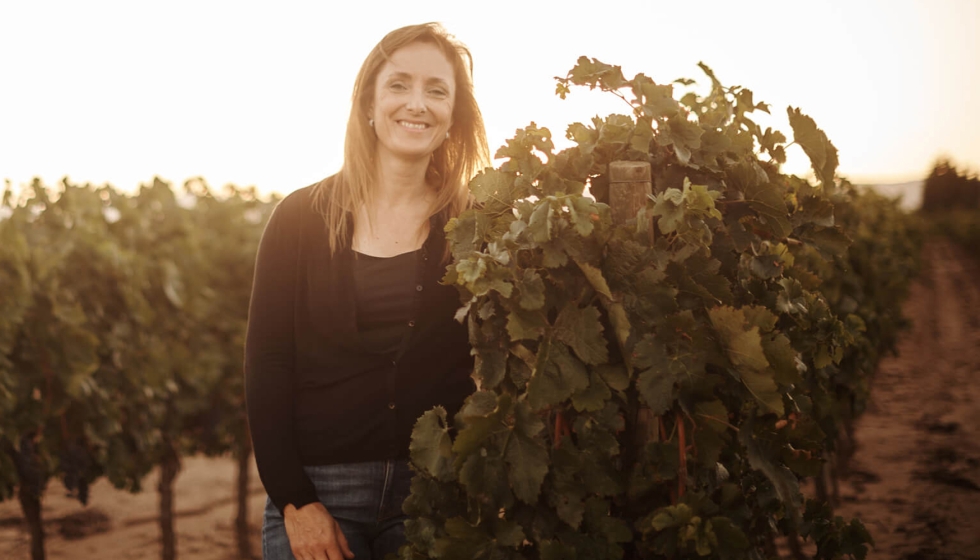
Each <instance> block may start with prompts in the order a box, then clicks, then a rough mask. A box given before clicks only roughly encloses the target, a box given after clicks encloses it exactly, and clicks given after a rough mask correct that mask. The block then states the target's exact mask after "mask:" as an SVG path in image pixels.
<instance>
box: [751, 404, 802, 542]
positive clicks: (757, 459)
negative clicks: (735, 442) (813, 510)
mask: <svg viewBox="0 0 980 560" xmlns="http://www.w3.org/2000/svg"><path fill="white" fill-rule="evenodd" d="M752 425H753V421H749V422H746V423H745V424H743V426H742V429H741V430H740V431H739V433H738V439H739V441H740V442H741V443H742V445H743V446H745V451H746V457H747V458H748V460H749V465H751V466H752V468H753V469H756V470H758V471H760V472H761V473H762V474H764V475H765V476H766V478H768V479H769V481H770V482H772V485H773V487H774V488H775V489H776V494H777V495H778V496H779V499H780V500H782V502H783V504H784V505H785V507H786V510H787V513H788V514H789V515H790V517H791V518H792V519H793V520H794V521H795V524H796V525H797V526H799V516H800V507H802V505H803V497H802V496H801V494H800V484H799V481H798V480H797V479H796V475H794V474H793V472H792V471H790V470H789V469H788V468H786V467H785V466H784V465H781V464H777V463H776V462H775V461H774V460H773V459H772V458H770V456H769V455H768V454H767V453H766V451H765V449H764V448H763V447H762V445H761V444H760V442H759V440H758V439H757V438H756V436H755V435H754V434H753V433H752Z"/></svg>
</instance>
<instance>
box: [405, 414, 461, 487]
mask: <svg viewBox="0 0 980 560" xmlns="http://www.w3.org/2000/svg"><path fill="white" fill-rule="evenodd" d="M408 451H409V454H410V456H411V458H412V463H413V464H414V465H415V466H417V467H418V468H419V469H421V470H422V471H423V472H425V473H427V474H428V475H429V476H432V477H434V478H436V479H438V480H443V481H447V480H452V478H453V476H454V471H453V468H452V461H453V451H452V440H451V439H450V437H449V429H448V428H447V426H446V409H445V408H443V407H441V406H437V407H435V408H433V409H431V410H427V411H426V412H425V413H424V414H422V416H421V417H419V419H418V420H417V421H416V422H415V426H414V427H413V428H412V442H411V444H409V446H408Z"/></svg>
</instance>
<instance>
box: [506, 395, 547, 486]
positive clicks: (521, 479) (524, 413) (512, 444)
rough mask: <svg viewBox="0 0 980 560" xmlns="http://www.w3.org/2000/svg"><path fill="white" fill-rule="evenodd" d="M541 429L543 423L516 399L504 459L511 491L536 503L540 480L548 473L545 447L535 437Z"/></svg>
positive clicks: (524, 403)
mask: <svg viewBox="0 0 980 560" xmlns="http://www.w3.org/2000/svg"><path fill="white" fill-rule="evenodd" d="M543 429H544V423H543V422H541V419H540V418H538V417H537V416H535V415H534V414H532V413H531V410H530V408H529V407H528V405H527V403H526V402H524V401H522V402H519V403H517V405H516V406H515V409H514V428H513V432H512V433H511V437H510V440H509V441H508V443H507V448H506V449H505V450H504V461H506V463H507V466H508V471H507V472H508V478H509V479H510V483H511V486H512V487H513V489H514V495H515V496H517V498H518V499H519V500H521V501H522V502H524V503H526V504H532V505H533V504H535V503H537V501H538V494H540V492H541V484H542V483H543V482H544V478H545V476H547V474H548V464H549V460H548V450H547V449H546V448H545V446H544V443H543V442H542V441H541V440H540V438H538V437H537V436H538V433H539V432H541V430H543Z"/></svg>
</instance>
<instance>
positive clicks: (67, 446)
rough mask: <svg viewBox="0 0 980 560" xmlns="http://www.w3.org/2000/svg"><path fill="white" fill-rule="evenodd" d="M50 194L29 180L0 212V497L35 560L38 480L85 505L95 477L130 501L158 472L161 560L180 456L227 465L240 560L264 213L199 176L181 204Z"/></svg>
mask: <svg viewBox="0 0 980 560" xmlns="http://www.w3.org/2000/svg"><path fill="white" fill-rule="evenodd" d="M53 191H55V190H54V189H48V188H45V187H44V186H43V185H41V184H40V182H39V181H37V180H35V181H34V183H33V184H32V185H30V186H29V187H28V188H26V189H24V190H23V191H21V192H20V193H19V194H18V195H16V196H15V195H14V193H13V192H12V191H11V189H10V188H9V187H8V188H7V190H6V192H5V193H4V196H3V201H2V204H0V216H2V217H3V219H2V220H0V500H3V499H8V498H12V497H14V496H15V495H16V497H17V499H19V501H20V503H21V506H22V509H23V511H24V515H25V518H26V520H27V523H28V526H29V528H30V533H31V557H32V558H33V559H34V560H40V559H42V558H44V556H45V554H44V528H43V524H42V519H41V503H40V499H41V496H42V494H43V492H44V489H45V487H46V486H47V484H48V482H49V480H51V479H52V478H60V479H61V480H62V481H63V482H64V486H65V488H66V489H67V490H68V491H69V492H70V493H71V495H73V496H74V497H76V498H78V500H79V501H81V502H82V503H83V504H84V503H86V501H87V499H88V491H89V486H90V485H91V484H92V482H94V481H95V480H96V479H98V478H100V477H106V478H107V479H108V480H109V481H110V482H111V483H112V484H113V485H114V486H116V487H117V488H121V489H127V490H129V491H132V492H138V491H140V490H141V489H142V484H143V479H144V478H145V476H146V475H147V474H148V473H149V472H150V470H151V469H153V468H154V467H159V469H160V481H159V486H158V488H157V490H158V491H159V493H160V512H159V515H160V527H161V534H162V545H163V558H165V559H171V558H174V557H175V554H176V552H175V550H176V549H175V541H176V538H175V532H174V499H173V483H174V480H175V478H176V477H177V475H178V473H179V471H180V464H181V463H180V461H181V458H182V457H186V456H190V455H194V454H198V453H203V454H207V455H218V454H226V453H231V454H232V455H233V456H234V457H235V458H236V459H237V461H238V467H239V474H238V480H237V481H236V482H235V484H234V487H235V492H236V493H237V502H238V514H237V518H236V521H235V527H236V532H237V539H238V547H239V551H240V553H241V555H242V557H243V558H244V557H249V556H251V551H250V550H249V548H248V547H249V545H248V543H249V538H248V537H249V527H248V524H247V513H246V503H247V501H246V497H247V496H246V493H247V488H248V474H249V471H248V466H249V459H250V456H251V447H250V439H249V437H248V433H247V424H246V420H245V406H244V397H243V371H242V345H243V341H244V334H245V324H246V318H247V310H248V300H249V296H250V290H251V280H252V270H253V263H254V259H255V251H256V249H257V247H258V240H259V238H260V236H261V232H262V228H263V227H264V224H265V221H266V219H267V218H268V216H269V215H270V213H271V210H272V208H273V206H274V204H275V202H276V201H275V200H272V201H261V200H259V199H258V198H257V197H256V194H255V191H254V190H243V189H236V188H234V187H228V188H227V189H226V190H225V192H224V193H222V194H221V196H215V193H212V192H211V190H210V189H209V188H208V186H207V185H206V184H205V183H204V182H203V181H200V180H195V181H189V182H188V183H186V184H185V186H184V189H183V192H182V193H181V194H180V195H178V194H177V193H175V191H174V189H172V188H171V187H170V185H168V184H166V183H164V182H162V181H160V180H159V179H155V180H154V181H153V183H152V184H150V185H145V186H142V187H141V188H140V190H139V192H138V193H137V194H135V195H125V194H121V193H120V192H118V191H116V190H114V189H112V188H111V187H108V186H106V187H101V188H91V187H89V186H76V185H72V184H69V183H68V181H67V180H65V181H64V182H63V184H62V185H60V188H58V189H56V192H53ZM230 482H231V481H230Z"/></svg>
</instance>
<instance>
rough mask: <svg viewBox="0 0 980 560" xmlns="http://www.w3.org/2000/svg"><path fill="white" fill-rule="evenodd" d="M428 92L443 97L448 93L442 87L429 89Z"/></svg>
mask: <svg viewBox="0 0 980 560" xmlns="http://www.w3.org/2000/svg"><path fill="white" fill-rule="evenodd" d="M429 93H430V94H432V95H435V96H437V97H445V96H447V95H449V93H448V92H447V91H446V90H444V89H431V90H429Z"/></svg>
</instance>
